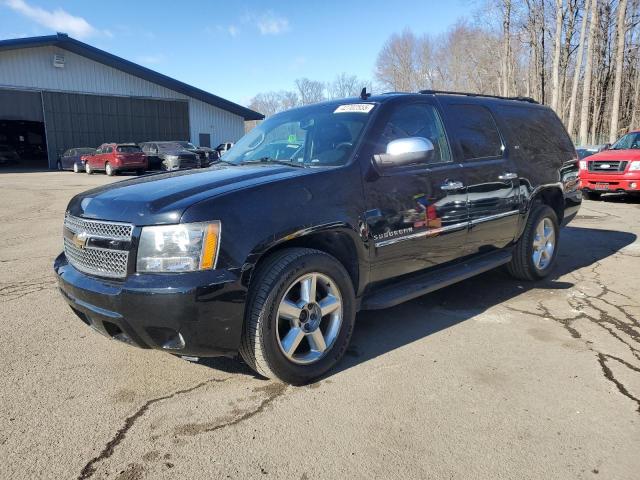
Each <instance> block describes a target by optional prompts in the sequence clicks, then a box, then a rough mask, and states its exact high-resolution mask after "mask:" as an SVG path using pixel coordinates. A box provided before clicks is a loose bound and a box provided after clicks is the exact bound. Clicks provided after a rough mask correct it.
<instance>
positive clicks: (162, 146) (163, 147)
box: [157, 142, 184, 152]
mask: <svg viewBox="0 0 640 480" xmlns="http://www.w3.org/2000/svg"><path fill="white" fill-rule="evenodd" d="M157 145H158V151H160V152H175V151H176V150H184V147H183V146H182V145H180V144H178V143H173V142H170V143H158V144H157Z"/></svg>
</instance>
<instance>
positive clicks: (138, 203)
mask: <svg viewBox="0 0 640 480" xmlns="http://www.w3.org/2000/svg"><path fill="white" fill-rule="evenodd" d="M313 171H314V170H312V169H302V168H295V167H288V166H283V165H264V164H262V165H245V166H237V167H236V166H228V165H218V166H214V167H210V168H206V169H199V170H183V171H177V172H171V173H160V174H155V175H146V176H143V177H138V178H133V179H131V180H124V181H121V182H116V183H112V184H109V185H105V186H103V187H99V188H95V189H93V190H89V191H87V192H84V193H81V194H79V195H76V196H75V197H73V199H72V200H71V202H69V206H68V207H67V211H68V212H69V213H70V214H72V215H75V216H82V217H85V218H93V219H99V220H111V221H114V222H128V223H132V224H134V225H159V224H170V223H178V222H179V221H180V217H181V216H182V214H183V213H184V211H185V210H186V209H187V208H188V207H190V206H192V205H194V204H195V203H198V202H200V201H202V200H205V199H210V198H212V197H216V196H219V195H223V194H225V193H227V192H230V191H234V190H238V189H243V188H251V187H253V186H256V185H260V184H263V183H267V182H273V181H279V180H283V179H288V178H294V177H297V176H304V175H307V174H309V173H312V172H313Z"/></svg>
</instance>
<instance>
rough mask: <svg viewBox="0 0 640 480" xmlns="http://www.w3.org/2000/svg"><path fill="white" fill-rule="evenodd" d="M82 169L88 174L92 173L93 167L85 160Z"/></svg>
mask: <svg viewBox="0 0 640 480" xmlns="http://www.w3.org/2000/svg"><path fill="white" fill-rule="evenodd" d="M84 171H85V172H87V173H88V174H89V175H92V174H93V168H91V165H90V164H89V162H87V163H86V164H85V165H84Z"/></svg>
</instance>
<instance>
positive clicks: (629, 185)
mask: <svg viewBox="0 0 640 480" xmlns="http://www.w3.org/2000/svg"><path fill="white" fill-rule="evenodd" d="M580 188H581V189H582V194H583V195H584V196H585V197H586V198H591V199H594V200H597V199H599V198H600V196H601V195H602V194H603V193H616V192H620V193H628V194H634V195H638V194H640V130H638V131H635V132H629V133H627V134H626V135H624V136H623V137H622V138H620V140H618V141H617V142H616V143H614V144H613V145H612V146H611V147H610V148H609V149H608V150H603V151H601V152H600V153H596V154H595V155H591V156H589V157H586V158H584V159H582V160H580Z"/></svg>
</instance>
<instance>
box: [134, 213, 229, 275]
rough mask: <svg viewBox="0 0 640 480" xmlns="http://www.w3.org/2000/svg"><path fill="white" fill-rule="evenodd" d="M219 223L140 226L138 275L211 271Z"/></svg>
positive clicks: (218, 237) (218, 242)
mask: <svg viewBox="0 0 640 480" xmlns="http://www.w3.org/2000/svg"><path fill="white" fill-rule="evenodd" d="M220 230H221V225H220V222H210V223H182V224H180V225H161V226H153V227H143V228H142V234H141V235H140V244H139V245H138V259H137V266H136V270H137V271H138V272H147V273H148V272H193V271H196V270H209V269H212V268H215V266H216V260H217V256H218V249H219V246H220Z"/></svg>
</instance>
